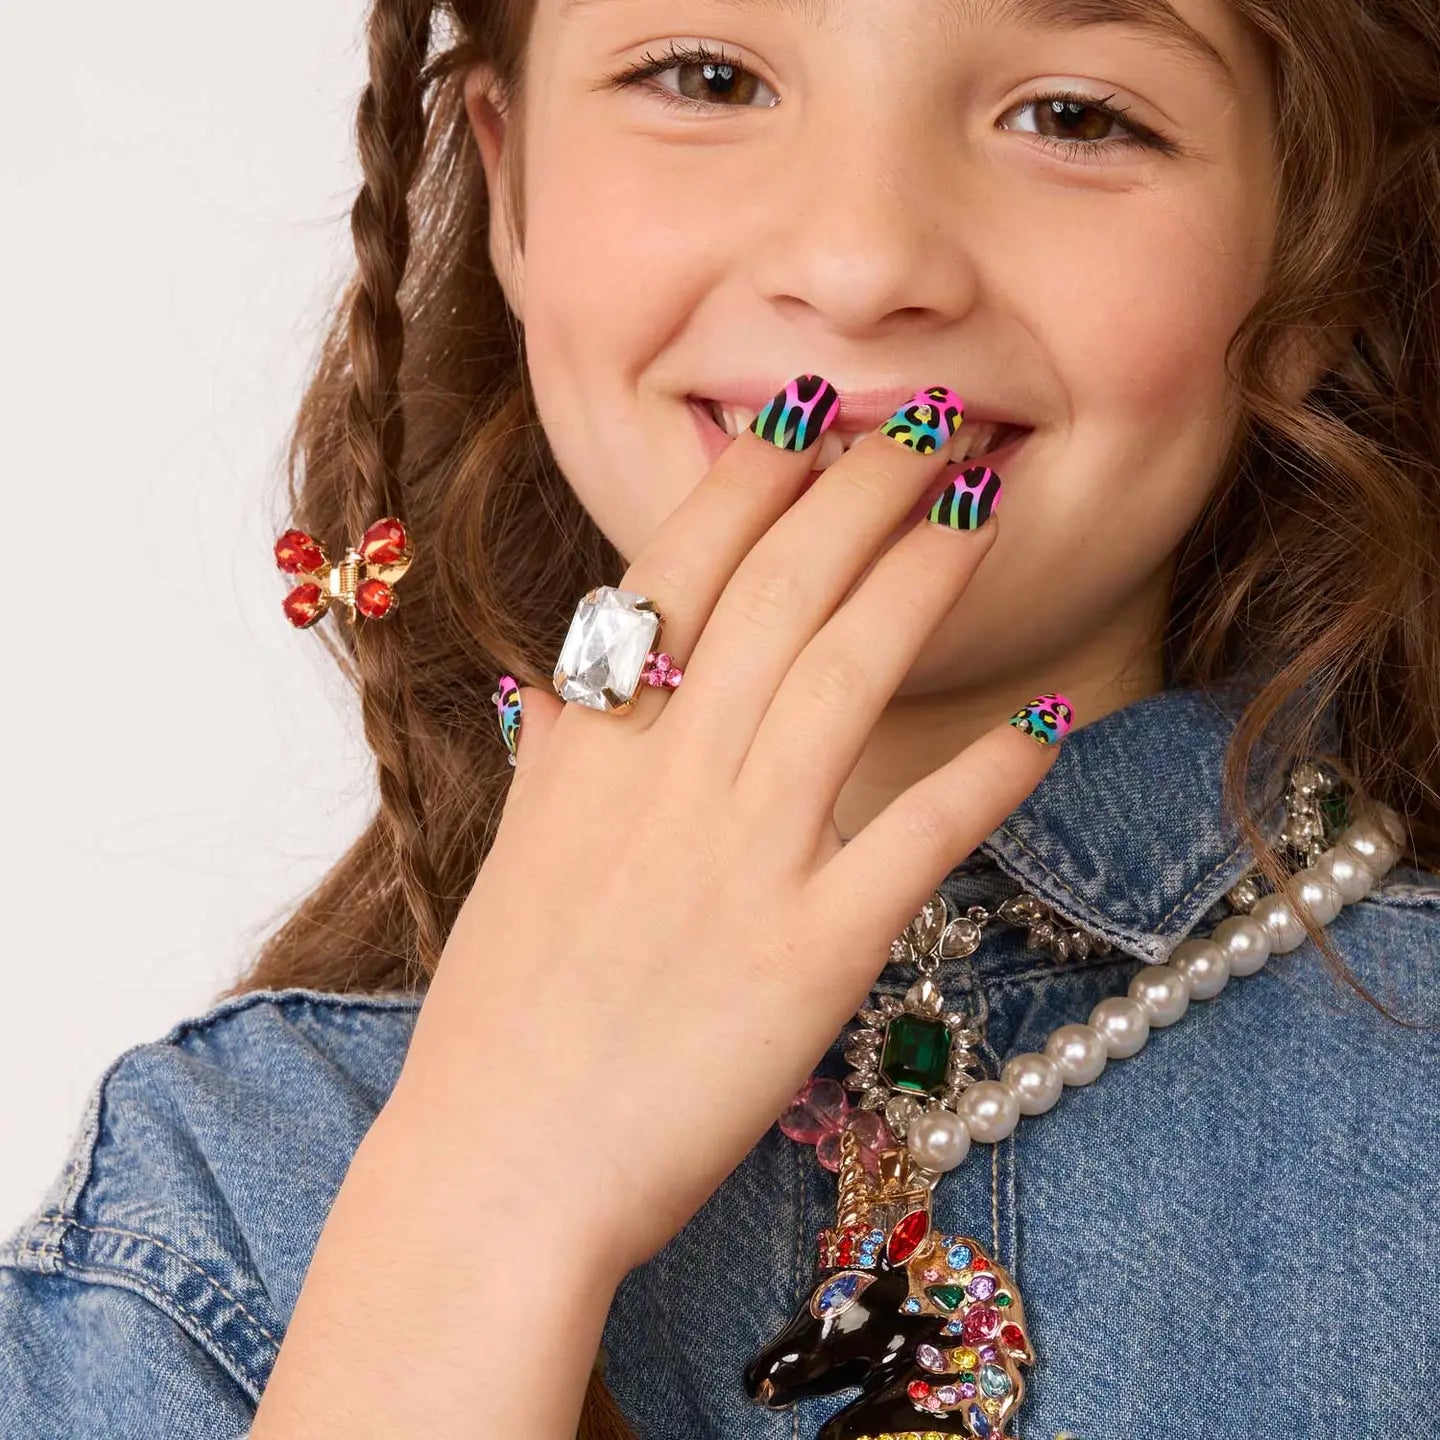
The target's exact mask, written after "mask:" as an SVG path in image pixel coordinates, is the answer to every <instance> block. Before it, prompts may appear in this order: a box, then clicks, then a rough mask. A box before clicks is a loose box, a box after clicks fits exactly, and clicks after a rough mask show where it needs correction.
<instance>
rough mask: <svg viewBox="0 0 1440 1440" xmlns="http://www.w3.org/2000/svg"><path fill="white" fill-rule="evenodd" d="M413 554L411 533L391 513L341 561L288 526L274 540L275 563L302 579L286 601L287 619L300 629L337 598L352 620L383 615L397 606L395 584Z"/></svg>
mask: <svg viewBox="0 0 1440 1440" xmlns="http://www.w3.org/2000/svg"><path fill="white" fill-rule="evenodd" d="M411 554H412V551H411V548H410V537H409V536H408V535H407V534H406V533H405V527H404V526H403V525H402V524H401V523H400V521H398V520H397V519H396V518H395V517H394V516H393V515H387V516H386V517H385V518H384V519H382V520H377V521H376V522H375V523H374V524H373V525H371V526H370V527H369V529H367V530H366V531H365V533H364V534H363V535H362V536H361V537H360V543H359V545H357V546H356V547H355V548H354V549H352V550H347V551H346V552H345V558H344V559H343V560H342V561H340V563H339V564H338V565H332V564H331V563H330V561H329V559H328V558H327V557H326V554H325V550H324V547H323V546H322V545H321V544H320V543H319V542H318V541H317V540H315V539H313V538H312V537H311V536H309V535H307V534H306V533H305V532H304V531H303V530H287V531H286V532H285V533H284V534H283V535H282V536H281V537H280V538H279V539H278V540H277V541H276V542H275V564H276V565H277V566H278V567H279V568H280V569H281V570H283V571H284V572H285V573H286V574H287V575H298V576H299V577H300V582H301V583H300V584H298V585H296V586H295V588H294V589H293V590H291V591H290V593H289V594H288V595H286V597H285V599H284V601H283V602H282V607H283V609H284V611H285V618H286V619H287V620H288V621H289V622H290V623H291V624H292V625H293V626H294V627H295V628H296V629H297V630H305V629H308V628H309V627H310V626H311V625H313V624H314V623H315V622H316V621H317V620H318V619H319V618H320V617H321V616H322V615H323V614H324V613H325V612H326V611H327V610H328V609H329V608H330V606H331V604H332V603H333V602H335V601H337V600H338V601H339V602H340V603H341V604H343V605H344V606H345V607H346V609H347V611H348V612H349V613H348V615H347V617H346V618H347V619H348V620H349V621H350V623H351V624H354V622H355V615H356V613H357V612H358V613H359V614H361V615H364V616H365V617H366V619H368V620H379V619H381V618H382V617H383V616H385V615H388V614H389V613H390V612H391V611H392V610H393V609H394V608H395V604H396V599H395V591H394V588H393V587H394V584H395V582H396V581H397V580H398V579H399V578H400V577H401V576H402V575H403V574H404V573H405V571H406V570H408V569H409V568H410V559H411Z"/></svg>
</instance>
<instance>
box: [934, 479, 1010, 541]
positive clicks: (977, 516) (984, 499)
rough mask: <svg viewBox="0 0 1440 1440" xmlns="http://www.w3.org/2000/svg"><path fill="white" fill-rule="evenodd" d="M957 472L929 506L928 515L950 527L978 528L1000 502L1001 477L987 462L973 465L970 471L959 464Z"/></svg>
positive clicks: (952, 528) (935, 522)
mask: <svg viewBox="0 0 1440 1440" xmlns="http://www.w3.org/2000/svg"><path fill="white" fill-rule="evenodd" d="M954 471H955V473H954V474H953V475H952V478H951V480H950V483H949V484H948V485H947V486H946V487H945V488H944V490H942V491H941V492H940V494H939V496H938V497H937V498H936V501H935V503H934V504H933V505H932V506H931V507H930V517H929V518H930V519H931V521H932V522H933V523H934V524H936V525H946V526H949V528H950V529H951V530H978V529H979V528H980V527H981V526H982V525H983V524H984V523H985V522H986V521H987V520H988V519H989V518H990V517H991V516H992V515H993V514H994V513H995V507H996V506H997V505H999V503H1000V477H999V476H998V475H997V474H996V473H995V472H994V471H993V470H992V469H991V468H990V467H989V466H988V465H972V466H971V467H970V468H969V469H968V470H962V469H961V467H960V466H958V465H956V466H955V467H954ZM946 473H947V474H949V473H951V472H950V471H948V470H947V472H946Z"/></svg>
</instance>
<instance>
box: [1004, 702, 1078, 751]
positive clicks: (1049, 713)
mask: <svg viewBox="0 0 1440 1440" xmlns="http://www.w3.org/2000/svg"><path fill="white" fill-rule="evenodd" d="M1074 721H1075V707H1074V706H1073V705H1072V704H1071V703H1070V702H1069V701H1068V700H1067V699H1066V698H1065V697H1064V696H1063V695H1060V694H1057V693H1055V692H1054V691H1046V693H1045V694H1044V695H1037V696H1036V697H1035V698H1034V699H1033V700H1032V701H1031V702H1030V703H1029V704H1028V705H1022V706H1021V707H1020V709H1018V710H1017V711H1016V712H1015V713H1014V714H1013V715H1012V716H1011V717H1010V723H1011V724H1012V725H1013V726H1014V727H1015V728H1016V729H1017V730H1022V731H1024V733H1025V734H1026V735H1029V736H1030V737H1031V738H1032V739H1034V740H1037V741H1038V742H1039V743H1040V744H1041V745H1054V744H1056V743H1057V742H1058V741H1059V739H1060V737H1061V736H1062V735H1064V734H1065V732H1066V731H1067V730H1069V728H1070V727H1071V725H1072V724H1074Z"/></svg>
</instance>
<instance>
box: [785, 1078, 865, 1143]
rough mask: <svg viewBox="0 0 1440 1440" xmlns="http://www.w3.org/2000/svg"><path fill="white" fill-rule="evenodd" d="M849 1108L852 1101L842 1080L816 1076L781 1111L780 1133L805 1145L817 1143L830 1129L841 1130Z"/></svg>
mask: <svg viewBox="0 0 1440 1440" xmlns="http://www.w3.org/2000/svg"><path fill="white" fill-rule="evenodd" d="M849 1112H850V1101H849V1099H848V1097H847V1096H846V1094H845V1090H844V1087H843V1086H841V1084H840V1082H839V1081H838V1080H824V1079H820V1078H819V1077H817V1076H812V1077H811V1078H810V1079H809V1080H808V1081H806V1083H805V1084H804V1086H803V1087H802V1088H801V1090H800V1093H799V1094H798V1095H796V1097H795V1098H794V1099H793V1100H792V1101H791V1102H790V1104H789V1105H788V1106H787V1107H786V1109H785V1113H784V1114H783V1115H781V1117H780V1120H779V1125H780V1133H781V1134H782V1135H786V1136H788V1137H789V1138H790V1139H791V1140H798V1141H799V1142H800V1144H802V1145H814V1144H815V1143H816V1142H817V1141H818V1140H819V1139H820V1138H821V1137H822V1136H823V1135H825V1134H827V1133H828V1132H829V1131H831V1130H834V1131H838V1130H839V1129H840V1126H841V1125H842V1124H843V1123H844V1120H845V1117H846V1115H848V1114H849ZM861 1143H862V1144H863V1143H864V1141H863V1138H862V1140H861Z"/></svg>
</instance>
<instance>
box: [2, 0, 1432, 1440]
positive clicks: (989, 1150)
mask: <svg viewBox="0 0 1440 1440" xmlns="http://www.w3.org/2000/svg"><path fill="white" fill-rule="evenodd" d="M369 38H370V66H371V79H370V84H369V86H368V87H367V88H366V90H365V92H364V95H363V97H362V100H361V103H360V112H359V145H360V155H361V160H362V164H363V172H364V183H363V185H362V187H361V190H360V193H359V196H358V198H357V200H356V203H355V207H354V211H353V217H352V218H353V229H354V237H355V247H356V254H357V260H358V269H357V274H356V277H355V280H354V284H353V286H352V287H351V288H350V290H349V292H348V294H347V296H346V298H345V301H344V304H343V307H342V308H341V310H340V312H339V313H338V314H337V315H336V317H335V322H334V327H333V329H332V331H331V333H330V336H329V339H328V342H327V344H326V347H325V350H324V353H323V356H322V358H321V361H320V364H319V368H318V371H317V373H316V375H315V378H314V380H313V383H312V385H311V387H310V389H309V391H308V393H307V395H306V397H305V401H304V404H303V407H302V409H301V413H300V417H299V423H298V427H297V430H296V433H295V438H294V446H293V452H292V459H293V464H292V471H291V490H290V496H289V513H288V514H287V515H286V516H285V518H284V520H283V522H282V527H277V528H283V529H284V533H283V534H282V536H281V538H280V541H279V542H278V543H277V547H276V561H277V563H278V564H279V565H280V566H281V568H282V569H283V570H284V571H285V572H286V573H285V575H284V577H283V578H284V587H285V589H284V592H283V593H284V615H283V617H282V614H281V612H280V610H279V608H277V611H276V613H275V616H274V623H276V624H284V623H285V621H286V619H289V621H290V622H291V623H292V624H295V625H296V626H297V628H298V629H301V630H304V631H306V632H308V633H307V634H305V635H303V636H302V635H300V634H297V635H296V636H295V643H296V644H307V643H317V642H318V643H323V644H325V645H326V646H327V647H329V648H330V649H331V650H332V651H333V652H334V654H335V655H336V658H337V659H338V660H339V661H340V662H341V663H342V664H343V665H344V666H345V667H346V669H347V672H348V673H349V674H350V675H351V676H352V677H353V679H354V681H355V684H356V687H357V691H358V695H359V701H360V706H361V709H362V712H363V716H364V723H365V728H366V733H367V735H368V737H369V740H370V743H371V745H372V746H373V749H374V752H375V756H376V761H377V770H378V778H379V787H380V796H381V807H380V812H379V814H378V815H377V816H376V818H375V821H374V823H373V825H372V826H371V828H370V829H369V830H368V831H367V832H366V833H365V834H364V835H363V836H361V837H360V839H359V840H358V841H357V842H356V844H355V845H354V846H353V847H352V848H351V850H350V851H349V852H348V853H347V854H346V855H345V856H344V857H343V859H342V860H341V862H340V863H339V864H338V865H337V866H336V867H335V869H334V871H333V872H332V873H331V875H330V876H329V877H328V878H327V879H326V881H325V882H324V883H323V884H322V885H321V886H320V887H319V888H318V889H317V890H316V891H315V893H313V894H311V895H309V896H308V897H307V898H306V899H305V901H304V903H303V904H302V905H301V906H300V907H299V909H298V910H297V911H296V913H295V914H294V916H293V918H292V919H291V920H290V921H289V923H288V924H287V925H286V926H285V928H284V929H283V930H282V931H281V932H280V933H278V934H277V935H275V936H274V937H273V939H272V940H271V941H270V942H269V944H268V946H267V947H266V949H265V952H264V953H263V954H262V955H261V956H260V957H259V960H258V963H257V965H256V966H255V969H254V971H253V974H252V975H251V976H250V978H249V981H248V983H247V984H246V986H244V987H243V989H242V990H241V992H239V993H237V994H235V995H232V996H229V997H227V998H225V999H224V1000H223V1001H222V1002H221V1003H220V1004H218V1006H217V1007H216V1008H215V1009H213V1010H212V1011H211V1012H210V1013H209V1014H207V1015H204V1016H201V1017H200V1018H198V1019H195V1020H191V1021H188V1022H186V1023H185V1024H182V1025H180V1026H178V1027H177V1028H176V1029H175V1030H174V1031H173V1032H172V1033H171V1034H169V1035H168V1036H166V1037H165V1038H164V1039H163V1040H161V1041H159V1042H158V1043H155V1044H149V1045H142V1046H140V1047H138V1048H137V1049H135V1050H132V1051H130V1052H129V1053H128V1054H126V1055H124V1056H122V1057H121V1058H120V1059H119V1060H118V1061H117V1062H116V1064H115V1065H114V1066H113V1067H112V1068H111V1069H110V1070H109V1071H108V1072H107V1074H106V1076H105V1077H104V1078H103V1080H102V1082H101V1084H100V1085H99V1087H98V1089H97V1092H96V1095H95V1099H94V1103H93V1105H92V1108H91V1110H90V1112H89V1114H88V1115H87V1117H86V1119H85V1122H84V1124H83V1126H82V1129H81V1133H80V1136H79V1139H78V1141H77V1143H76V1147H75V1150H74V1155H73V1158H72V1161H71V1163H70V1164H69V1166H68V1167H67V1168H66V1171H65V1173H64V1174H63V1176H61V1177H60V1178H59V1180H58V1181H57V1182H56V1185H55V1187H54V1188H53V1190H52V1192H51V1193H50V1194H49V1195H48V1196H47V1197H45V1199H44V1200H43V1202H42V1203H41V1204H40V1205H39V1207H38V1208H37V1210H36V1213H35V1215H34V1217H33V1218H32V1219H31V1220H30V1221H29V1222H28V1223H27V1224H26V1225H25V1226H24V1227H22V1229H21V1230H20V1231H19V1232H18V1234H17V1235H16V1236H15V1237H13V1239H12V1241H11V1242H10V1244H9V1246H8V1248H7V1249H6V1250H5V1251H4V1253H3V1265H0V1431H3V1433H4V1434H6V1435H7V1436H11V1435H13V1436H16V1437H35V1436H45V1437H49V1436H56V1437H60V1436H63V1437H67V1440H74V1437H80V1436H166V1437H176V1436H197V1437H198V1436H207V1437H213V1436H239V1435H246V1434H248V1435H249V1436H251V1437H252V1440H299V1437H314V1436H322V1435H324V1436H329V1435H345V1436H386V1437H392V1436H425V1437H446V1436H482V1437H486V1440H520V1437H525V1440H559V1437H565V1440H568V1437H571V1436H573V1435H575V1434H576V1433H577V1429H578V1433H579V1434H580V1435H581V1436H583V1437H585V1440H608V1437H619V1436H629V1435H633V1436H637V1437H643V1440H680V1437H691V1436H707V1437H716V1440H718V1437H726V1440H731V1437H733V1440H741V1437H761V1436H770V1437H777V1440H778V1437H781V1436H789V1437H792V1440H798V1437H801V1436H805V1437H813V1436H816V1435H820V1436H823V1437H824V1440H857V1437H860V1436H870V1437H874V1436H880V1435H885V1436H924V1437H931V1436H936V1435H965V1436H971V1437H982V1440H984V1437H1002V1436H1026V1437H1045V1440H1049V1437H1052V1436H1059V1435H1062V1434H1066V1435H1078V1436H1083V1437H1086V1440H1100V1437H1102V1436H1115V1437H1125V1440H1154V1437H1161V1436H1167V1437H1168V1436H1198V1435H1214V1434H1220V1433H1227V1434H1228V1433H1232V1432H1233V1433H1242V1432H1243V1433H1247V1434H1248V1433H1256V1434H1265V1435H1284V1436H1287V1437H1291V1440H1309V1437H1317V1440H1318V1437H1321V1436H1324V1437H1331V1436H1336V1435H1347V1436H1348V1435H1353V1436H1357V1437H1358V1436H1371V1435H1375V1436H1378V1435H1398V1434H1428V1433H1434V1432H1435V1431H1436V1430H1437V1429H1440V1400H1437V1398H1436V1394H1435V1385H1434V1376H1435V1374H1436V1369H1437V1365H1440V1352H1437V1348H1436V1339H1435V1337H1436V1336H1437V1335H1440V1245H1437V1244H1436V1242H1435V1231H1434V1206H1435V1200H1436V1196H1437V1193H1440V1192H1437V1186H1440V1162H1437V1159H1436V1157H1437V1154H1440V1120H1437V1112H1436V1110H1435V1107H1434V1105H1433V1096H1434V1092H1435V1087H1436V1085H1437V1083H1440V1043H1437V1040H1436V1036H1435V1024H1434V1022H1435V1019H1436V1008H1435V1005H1434V1003H1433V1002H1434V973H1435V964H1436V961H1437V959H1440V876H1437V874H1436V873H1435V871H1436V866H1437V856H1440V796H1437V792H1436V784H1435V781H1436V777H1437V755H1440V655H1437V645H1436V638H1437V636H1440V577H1437V573H1436V569H1435V556H1436V554H1437V553H1440V487H1437V480H1440V474H1437V466H1440V312H1437V306H1436V295H1437V293H1440V18H1437V14H1436V11H1435V8H1434V5H1433V3H1432V0H1173V3H1164V0H1085V3H1078V4H1077V3H1074V0H1069V3H1066V0H1051V3H1042V0H999V3H991V4H986V5H981V4H978V3H968V4H967V3H962V0H943V3H942V0H826V3H811V4H808V5H801V4H795V3H779V0H767V3H748V4H744V5H740V4H736V3H733V0H447V3H444V4H442V5H439V6H435V7H432V5H431V3H430V0H376V3H375V8H374V11H373V13H372V15H371V19H370V28H369ZM1002 497H1003V498H1002ZM362 537H363V538H362ZM611 587H618V593H617V588H611ZM331 612H333V614H332V613H331ZM327 616H328V618H327ZM357 616H358V618H357ZM312 627H313V628H312ZM497 677H498V679H497ZM517 682H518V684H517ZM497 714H498V718H499V720H500V722H501V723H500V724H499V725H498V726H497V724H496V719H497ZM512 755H513V756H514V757H515V759H516V760H517V762H518V763H516V764H514V766H513V768H512V765H511V763H510V762H511V759H512Z"/></svg>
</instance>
